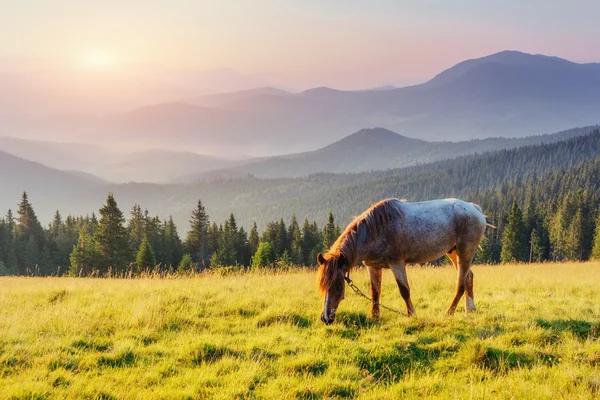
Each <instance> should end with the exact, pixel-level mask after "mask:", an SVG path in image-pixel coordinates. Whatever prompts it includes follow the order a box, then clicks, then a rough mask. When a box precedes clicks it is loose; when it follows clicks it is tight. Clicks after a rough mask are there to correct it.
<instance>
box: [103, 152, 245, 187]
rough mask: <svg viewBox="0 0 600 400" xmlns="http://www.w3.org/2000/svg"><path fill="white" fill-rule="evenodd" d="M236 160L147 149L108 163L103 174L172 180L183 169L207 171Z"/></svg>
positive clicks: (111, 177)
mask: <svg viewBox="0 0 600 400" xmlns="http://www.w3.org/2000/svg"><path fill="white" fill-rule="evenodd" d="M237 164H239V162H235V161H230V160H225V159H223V158H217V157H211V156H207V155H202V154H196V153H190V152H175V151H168V150H146V151H141V152H137V153H134V154H130V155H127V156H124V157H121V158H120V160H119V161H117V162H114V163H111V164H109V165H106V166H105V169H104V171H103V174H102V176H103V177H106V179H108V180H110V181H111V182H131V181H135V182H153V183H171V182H173V181H174V180H175V179H176V178H179V177H180V176H181V175H183V174H184V173H206V172H208V171H212V170H217V169H222V168H228V167H233V166H235V165H237Z"/></svg>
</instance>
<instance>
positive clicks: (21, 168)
mask: <svg viewBox="0 0 600 400" xmlns="http://www.w3.org/2000/svg"><path fill="white" fill-rule="evenodd" d="M0 170H1V171H3V172H2V173H1V174H0V188H2V190H1V191H0V204H2V209H3V210H4V211H6V210H7V209H8V208H12V209H13V210H14V209H15V207H16V204H17V202H18V201H19V199H20V197H21V193H23V191H27V193H28V194H29V196H30V198H35V199H37V200H38V201H37V202H36V212H38V215H39V216H40V217H41V220H42V221H47V220H48V219H49V216H51V215H52V213H54V212H55V211H56V208H57V207H60V208H61V209H62V210H63V211H65V212H73V213H87V212H88V209H89V205H90V204H89V203H86V202H81V201H80V199H82V198H84V197H85V195H86V194H87V193H88V192H89V191H91V190H95V189H98V188H100V187H104V185H103V184H102V183H101V181H99V180H98V178H96V177H93V176H89V175H86V174H82V173H79V172H75V171H59V170H56V169H53V168H49V167H46V166H44V165H41V164H39V163H35V162H31V161H27V160H24V159H22V158H19V157H15V156H13V155H11V154H8V153H5V152H3V151H0ZM86 207H88V209H86Z"/></svg>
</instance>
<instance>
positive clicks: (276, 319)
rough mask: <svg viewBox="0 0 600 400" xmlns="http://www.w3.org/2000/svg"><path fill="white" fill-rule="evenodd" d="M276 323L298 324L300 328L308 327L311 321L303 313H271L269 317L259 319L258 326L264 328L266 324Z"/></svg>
mask: <svg viewBox="0 0 600 400" xmlns="http://www.w3.org/2000/svg"><path fill="white" fill-rule="evenodd" d="M274 324H290V325H294V326H297V327H298V328H308V327H309V326H310V325H311V322H310V320H309V319H308V318H306V317H304V316H302V315H298V314H294V313H290V314H278V315H269V316H267V317H263V318H261V319H259V320H258V322H257V323H256V326H257V327H259V328H263V327H265V326H271V325H274Z"/></svg>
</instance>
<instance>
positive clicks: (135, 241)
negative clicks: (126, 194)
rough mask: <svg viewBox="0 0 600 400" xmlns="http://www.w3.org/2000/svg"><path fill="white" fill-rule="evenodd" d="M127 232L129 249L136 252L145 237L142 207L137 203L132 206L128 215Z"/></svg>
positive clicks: (144, 220)
mask: <svg viewBox="0 0 600 400" xmlns="http://www.w3.org/2000/svg"><path fill="white" fill-rule="evenodd" d="M127 231H128V232H129V242H130V247H131V248H132V249H135V251H137V249H139V248H140V245H141V244H142V241H143V240H144V238H145V237H146V218H144V214H143V213H142V207H140V205H139V204H137V203H136V204H134V205H133V207H132V209H131V212H130V213H129V223H128V224H127Z"/></svg>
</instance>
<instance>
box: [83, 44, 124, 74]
mask: <svg viewBox="0 0 600 400" xmlns="http://www.w3.org/2000/svg"><path fill="white" fill-rule="evenodd" d="M116 62H117V60H116V58H115V56H114V55H113V54H111V53H110V52H108V51H106V50H102V49H95V50H89V51H86V52H85V53H83V54H82V56H81V64H82V66H83V67H84V68H85V69H89V70H98V71H100V70H108V69H111V68H113V67H114V66H115V65H116Z"/></svg>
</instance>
